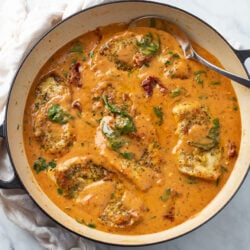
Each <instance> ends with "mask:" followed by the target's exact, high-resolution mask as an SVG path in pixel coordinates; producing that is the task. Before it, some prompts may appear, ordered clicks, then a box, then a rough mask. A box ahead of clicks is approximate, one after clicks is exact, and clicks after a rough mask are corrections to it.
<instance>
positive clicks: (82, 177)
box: [54, 157, 110, 198]
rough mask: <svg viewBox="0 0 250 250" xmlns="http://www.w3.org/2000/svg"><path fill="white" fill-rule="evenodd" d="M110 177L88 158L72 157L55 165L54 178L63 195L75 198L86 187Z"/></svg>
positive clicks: (103, 169) (102, 168) (107, 172)
mask: <svg viewBox="0 0 250 250" xmlns="http://www.w3.org/2000/svg"><path fill="white" fill-rule="evenodd" d="M108 175H110V173H109V171H107V170H106V169H105V168H104V167H102V166H100V165H97V164H95V163H94V162H93V161H92V160H91V159H89V158H88V157H74V158H71V159H69V160H67V161H65V162H63V163H62V164H59V165H57V167H56V168H55V170H54V176H55V179H56V182H57V184H58V186H59V187H60V188H61V190H62V192H63V195H64V196H65V197H68V198H75V197H77V196H78V195H79V192H81V191H82V190H83V189H84V188H85V187H86V186H87V185H89V184H91V183H93V182H96V181H99V180H101V179H104V178H105V177H108Z"/></svg>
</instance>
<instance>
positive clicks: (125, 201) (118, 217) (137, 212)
mask: <svg viewBox="0 0 250 250" xmlns="http://www.w3.org/2000/svg"><path fill="white" fill-rule="evenodd" d="M142 213H143V202H142V201H141V199H140V198H138V197H136V196H134V194H133V193H132V192H130V191H128V190H125V189H124V187H123V185H122V184H121V183H119V184H118V185H117V187H116V190H115V192H114V193H113V194H112V197H111V199H110V200H109V202H108V204H107V206H106V207H105V209H104V211H103V213H102V214H101V216H100V220H101V221H102V222H103V223H104V224H106V225H108V226H111V227H119V228H124V227H128V226H132V225H133V224H135V223H136V222H138V221H140V219H141V218H142Z"/></svg>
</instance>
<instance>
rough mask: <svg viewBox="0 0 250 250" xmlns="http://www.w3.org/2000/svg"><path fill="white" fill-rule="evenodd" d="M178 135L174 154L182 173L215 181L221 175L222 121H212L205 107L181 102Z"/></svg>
mask: <svg viewBox="0 0 250 250" xmlns="http://www.w3.org/2000/svg"><path fill="white" fill-rule="evenodd" d="M173 114H174V116H175V119H176V122H177V130H176V133H177V134H178V136H179V140H178V142H177V145H176V147H175V148H174V150H173V152H174V153H176V154H177V157H178V169H179V171H180V172H182V173H184V174H187V175H190V176H194V177H198V178H202V179H206V180H216V179H217V178H218V177H219V176H220V167H219V162H220V159H221V149H220V147H219V128H220V127H219V121H218V120H217V119H214V121H213V123H212V122H211V119H210V115H209V113H208V109H207V107H206V106H204V105H202V104H199V103H181V104H178V105H177V106H175V107H174V109H173Z"/></svg>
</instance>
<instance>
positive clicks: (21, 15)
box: [0, 0, 108, 250]
mask: <svg viewBox="0 0 250 250" xmlns="http://www.w3.org/2000/svg"><path fill="white" fill-rule="evenodd" d="M103 2H108V0H93V1H88V0H74V1H72V0H53V1H50V0H12V1H9V0H1V2H0V23H1V25H0V34H1V36H0V124H1V123H2V122H3V118H4V107H5V103H6V99H7V94H8V91H9V88H10V85H11V81H12V79H13V77H14V74H15V72H16V70H17V68H18V65H19V63H20V62H21V60H22V58H23V57H24V56H25V54H26V53H27V51H28V50H29V49H30V48H31V47H32V46H33V45H34V43H35V42H36V41H37V39H38V38H39V37H40V36H41V35H42V34H43V33H44V32H46V31H47V30H48V29H49V28H51V27H52V26H53V25H55V24H56V23H58V22H59V21H61V20H62V19H64V18H66V17H68V16H70V15H71V14H73V13H74V12H76V11H79V10H81V9H84V8H87V7H90V6H91V5H96V4H100V3H103ZM12 175H13V171H12V169H11V164H10V161H9V158H8V155H7V152H6V148H5V145H4V141H3V140H2V139H0V179H2V180H8V179H10V178H11V177H12ZM0 206H2V207H3V209H4V212H5V214H6V215H7V217H8V218H9V219H10V220H11V221H13V222H14V223H15V224H17V225H18V226H20V227H21V228H23V229H26V230H27V231H29V232H30V233H31V234H33V235H34V237H35V238H36V239H37V240H38V242H39V243H40V244H41V245H42V246H43V247H45V248H47V249H53V250H56V249H60V250H63V249H86V250H94V249H96V245H95V244H94V243H93V242H91V241H88V240H86V239H84V238H81V237H78V236H77V235H75V234H73V233H70V232H69V231H67V230H66V229H64V228H62V227H60V226H59V225H58V224H56V223H55V222H54V221H52V220H51V219H50V218H49V217H47V216H46V215H45V214H44V213H43V212H42V211H41V210H40V209H39V208H38V207H37V206H36V205H35V203H34V202H33V201H32V200H31V199H30V197H29V196H28V195H27V193H26V192H25V191H24V190H18V189H13V190H0Z"/></svg>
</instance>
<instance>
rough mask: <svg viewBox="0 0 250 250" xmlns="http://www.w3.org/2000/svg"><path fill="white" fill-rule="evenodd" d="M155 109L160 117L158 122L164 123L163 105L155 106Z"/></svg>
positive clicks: (159, 123)
mask: <svg viewBox="0 0 250 250" xmlns="http://www.w3.org/2000/svg"><path fill="white" fill-rule="evenodd" d="M153 110H154V113H155V115H156V117H157V118H158V122H157V124H158V125H159V126H160V125H162V123H163V115H164V114H163V111H162V107H158V106H155V107H153Z"/></svg>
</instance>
